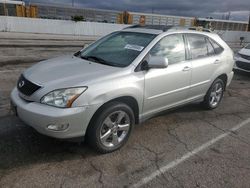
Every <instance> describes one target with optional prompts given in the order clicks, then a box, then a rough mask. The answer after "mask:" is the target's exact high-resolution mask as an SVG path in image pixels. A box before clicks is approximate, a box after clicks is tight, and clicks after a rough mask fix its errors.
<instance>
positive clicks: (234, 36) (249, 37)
mask: <svg viewBox="0 0 250 188" xmlns="http://www.w3.org/2000/svg"><path fill="white" fill-rule="evenodd" d="M217 33H218V34H219V35H220V37H221V38H222V39H223V40H225V41H226V42H229V43H234V42H240V37H244V38H245V39H244V42H248V43H250V32H244V31H217Z"/></svg>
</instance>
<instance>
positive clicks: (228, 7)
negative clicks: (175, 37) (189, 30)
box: [26, 0, 250, 21]
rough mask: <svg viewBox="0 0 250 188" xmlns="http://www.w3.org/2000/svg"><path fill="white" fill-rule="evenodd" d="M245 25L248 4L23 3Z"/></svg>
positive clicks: (154, 0)
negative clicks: (227, 17) (224, 20)
mask: <svg viewBox="0 0 250 188" xmlns="http://www.w3.org/2000/svg"><path fill="white" fill-rule="evenodd" d="M29 1H31V3H32V2H39V3H46V4H47V3H50V4H63V5H68V6H72V1H74V6H79V7H88V8H101V9H110V10H121V11H123V10H128V11H136V12H150V13H151V12H154V13H159V14H169V15H179V16H196V17H213V18H222V16H223V14H224V15H225V14H228V12H229V11H230V12H231V13H230V15H231V16H230V19H232V20H242V21H248V16H249V14H250V0H26V2H29Z"/></svg>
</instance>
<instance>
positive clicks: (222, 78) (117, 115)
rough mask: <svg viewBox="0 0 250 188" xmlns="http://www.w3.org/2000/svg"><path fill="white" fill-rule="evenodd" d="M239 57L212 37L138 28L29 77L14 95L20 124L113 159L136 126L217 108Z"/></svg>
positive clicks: (22, 79)
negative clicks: (184, 109)
mask: <svg viewBox="0 0 250 188" xmlns="http://www.w3.org/2000/svg"><path fill="white" fill-rule="evenodd" d="M233 65H234V60H233V52H232V50H231V49H230V48H229V47H228V45H227V44H226V43H225V42H224V41H223V40H222V39H221V38H220V37H219V36H218V35H217V34H214V33H211V32H208V31H195V30H193V29H188V28H174V27H166V26H132V27H130V28H126V29H124V30H122V31H118V32H114V33H111V34H109V35H107V36H105V37H103V38H102V39H100V40H98V41H97V42H95V43H93V44H91V45H90V46H88V47H86V48H85V49H83V50H81V51H79V52H77V53H75V54H74V55H73V56H64V57H58V58H54V59H50V60H46V61H42V62H40V63H38V64H36V65H34V66H32V67H31V68H29V69H27V70H26V71H25V72H24V73H23V74H22V75H21V76H20V78H19V81H18V83H17V87H16V88H14V90H13V91H12V93H11V101H12V106H13V109H14V111H15V112H16V114H17V115H18V117H20V119H21V120H23V121H24V122H25V123H26V124H28V125H30V126H32V127H33V128H34V129H36V130H37V131H38V132H40V133H42V134H45V135H48V136H51V137H55V138H62V139H66V138H77V137H84V136H85V138H86V140H87V142H88V143H89V144H90V145H91V146H92V147H93V148H94V149H96V150H97V151H99V152H102V153H107V152H112V151H114V150H116V149H118V148H120V147H122V146H123V145H124V144H125V142H126V141H127V140H128V138H129V135H130V133H131V131H132V129H133V126H134V124H138V123H140V122H142V121H144V120H146V119H148V118H150V117H152V116H154V115H156V114H157V113H159V112H162V111H164V110H167V109H170V108H173V107H176V106H180V105H183V104H187V103H190V102H193V101H202V104H203V105H204V107H206V108H207V109H214V108H216V107H217V106H218V105H219V103H220V101H221V99H222V96H223V92H224V90H225V88H226V86H228V85H229V84H230V82H231V80H232V77H233V74H234V73H233V71H232V69H233Z"/></svg>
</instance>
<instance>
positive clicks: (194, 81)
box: [185, 34, 221, 98]
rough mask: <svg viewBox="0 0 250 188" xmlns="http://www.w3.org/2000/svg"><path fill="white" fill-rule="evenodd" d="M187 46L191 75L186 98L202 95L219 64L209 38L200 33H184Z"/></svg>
mask: <svg viewBox="0 0 250 188" xmlns="http://www.w3.org/2000/svg"><path fill="white" fill-rule="evenodd" d="M185 36H186V38H187V42H188V46H189V51H190V53H189V59H190V62H191V64H192V77H191V84H190V92H189V94H188V98H199V97H201V96H203V95H204V94H205V93H206V91H207V90H208V88H209V87H210V85H211V83H212V81H213V80H211V78H212V77H213V73H214V72H215V71H216V69H217V68H218V67H219V65H220V63H221V62H220V61H221V60H220V57H219V56H218V55H216V53H215V50H214V48H213V46H212V44H211V42H210V40H209V38H208V37H207V36H205V35H202V34H186V35H185Z"/></svg>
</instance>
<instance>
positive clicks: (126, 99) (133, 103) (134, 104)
mask: <svg viewBox="0 0 250 188" xmlns="http://www.w3.org/2000/svg"><path fill="white" fill-rule="evenodd" d="M111 102H121V103H124V104H126V105H128V106H129V107H130V108H131V109H132V110H133V112H134V116H135V123H136V124H138V123H139V104H138V101H137V100H136V99H135V98H134V97H132V96H122V97H117V98H114V99H111V100H109V101H107V102H105V103H104V104H102V105H101V106H100V107H99V108H98V109H97V110H96V112H95V113H94V115H93V116H92V118H91V119H90V121H89V125H91V124H92V122H93V121H94V120H95V118H96V117H97V116H98V115H99V114H100V113H101V112H102V110H103V109H104V108H105V106H106V105H107V104H109V103H111ZM89 125H88V127H87V130H88V128H89ZM86 132H87V131H86Z"/></svg>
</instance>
